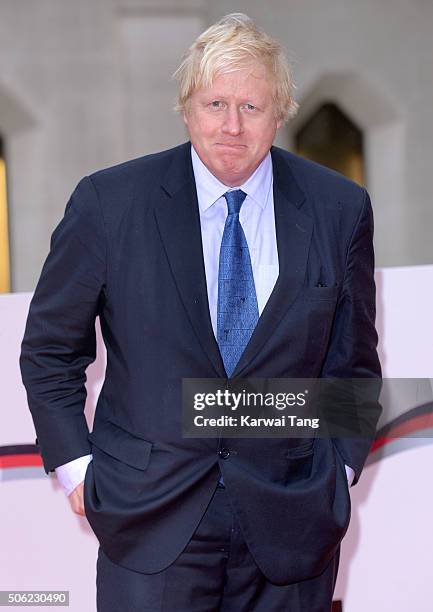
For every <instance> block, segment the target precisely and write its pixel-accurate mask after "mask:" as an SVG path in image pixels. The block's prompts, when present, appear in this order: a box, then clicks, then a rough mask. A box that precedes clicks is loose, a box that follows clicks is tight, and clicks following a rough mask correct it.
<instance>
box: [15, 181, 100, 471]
mask: <svg viewBox="0 0 433 612" xmlns="http://www.w3.org/2000/svg"><path fill="white" fill-rule="evenodd" d="M105 278H106V235H105V227H104V223H103V218H102V213H101V208H100V203H99V200H98V196H97V193H96V191H95V187H94V185H93V182H92V180H91V179H90V178H89V177H85V178H83V179H82V180H81V181H80V182H79V184H78V185H77V187H76V189H75V191H74V192H73V194H72V196H71V198H70V199H69V201H68V203H67V205H66V209H65V214H64V217H63V219H62V220H61V221H60V223H59V224H58V225H57V227H56V228H55V230H54V232H53V233H52V236H51V244H50V251H49V254H48V257H47V259H46V260H45V263H44V265H43V268H42V272H41V275H40V278H39V281H38V284H37V286H36V290H35V293H34V295H33V298H32V300H31V303H30V309H29V313H28V318H27V323H26V328H25V332H24V338H23V341H22V344H21V355H20V368H21V376H22V380H23V383H24V386H25V388H26V391H27V399H28V405H29V408H30V411H31V414H32V418H33V422H34V425H35V430H36V434H37V444H38V445H39V447H40V451H41V455H42V459H43V463H44V468H45V471H46V473H47V474H48V472H50V471H53V470H54V468H56V467H57V466H59V465H63V464H65V463H67V462H69V461H71V460H73V459H75V458H77V457H80V456H82V455H87V454H89V453H90V452H91V449H90V444H89V442H88V440H87V434H88V427H87V422H86V418H85V415H84V406H85V401H86V395H87V392H86V387H85V382H86V374H85V371H86V368H87V367H88V365H89V364H91V363H92V362H93V361H94V360H95V358H96V334H95V319H96V316H97V315H98V313H99V311H100V309H101V308H102V305H103V302H104V298H105Z"/></svg>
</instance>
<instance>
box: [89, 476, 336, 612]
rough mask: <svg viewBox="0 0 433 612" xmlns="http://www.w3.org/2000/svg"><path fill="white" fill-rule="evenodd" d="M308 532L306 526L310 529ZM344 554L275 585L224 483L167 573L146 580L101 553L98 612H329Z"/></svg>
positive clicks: (219, 486)
mask: <svg viewBox="0 0 433 612" xmlns="http://www.w3.org/2000/svg"><path fill="white" fill-rule="evenodd" d="M306 528H308V526H307V525H306ZM339 555H340V548H338V551H337V553H336V555H335V556H334V557H333V559H332V560H331V562H330V563H329V564H328V566H327V567H326V568H325V570H324V571H323V572H322V573H321V574H320V575H319V576H316V577H314V578H312V579H309V580H304V581H302V582H297V583H292V584H288V585H283V586H281V585H276V584H273V583H271V582H270V581H269V580H267V578H266V577H265V576H264V575H263V573H262V572H261V571H260V569H259V568H258V566H257V565H256V563H255V561H254V559H253V557H252V556H251V554H250V552H249V550H248V547H247V545H246V543H245V540H244V538H243V536H242V531H241V526H240V525H239V523H238V521H237V519H236V516H235V514H234V513H233V511H232V508H231V506H230V500H229V493H228V492H227V491H226V489H225V487H224V485H222V484H221V483H219V484H218V486H217V487H216V489H215V493H214V495H213V497H212V499H211V502H210V503H209V506H208V508H207V510H206V512H205V514H204V515H203V517H202V519H201V521H200V523H199V525H198V527H197V529H196V531H195V533H194V535H193V537H192V538H191V540H190V541H189V543H188V545H187V546H186V548H185V549H184V550H183V551H182V553H181V554H180V555H179V556H178V557H177V559H176V560H175V561H174V563H172V564H171V565H170V566H169V567H168V568H166V569H165V570H162V571H161V572H158V573H156V574H143V573H140V572H136V571H133V570H130V569H127V568H125V567H121V566H120V565H117V564H115V563H113V562H112V561H111V560H110V559H109V558H108V557H107V555H106V554H105V553H104V552H103V550H102V549H101V547H100V548H99V551H98V560H97V576H96V585H97V610H98V612H125V611H128V612H217V611H219V612H284V611H287V612H329V611H330V610H331V605H332V604H331V602H332V594H333V591H334V587H335V581H336V577H337V571H338V564H339Z"/></svg>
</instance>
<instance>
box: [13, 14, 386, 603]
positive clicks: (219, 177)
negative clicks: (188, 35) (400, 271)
mask: <svg viewBox="0 0 433 612" xmlns="http://www.w3.org/2000/svg"><path fill="white" fill-rule="evenodd" d="M177 77H178V78H179V81H180V88H179V103H178V109H179V110H180V111H181V112H182V114H183V118H184V121H185V124H186V126H187V129H188V131H189V136H190V142H187V143H185V144H183V145H181V146H179V147H176V148H174V149H170V150H168V151H163V152H162V153H158V154H155V155H149V156H146V157H142V158H139V159H136V160H132V161H130V162H126V163H124V164H121V165H119V166H116V167H113V168H109V169H106V170H102V171H100V172H96V173H95V174H93V175H92V176H90V177H86V178H84V179H82V181H81V182H80V183H79V184H78V186H77V188H76V190H75V191H74V193H73V194H72V196H71V199H70V201H69V202H68V205H67V207H66V212H65V216H64V218H63V220H62V221H61V222H60V224H59V225H58V226H57V228H56V229H55V231H54V233H53V236H52V241H51V250H50V254H49V256H48V258H47V260H46V262H45V264H44V268H43V270H42V274H41V278H40V280H39V283H38V285H37V288H36V291H35V295H34V297H33V300H32V303H31V307H30V312H29V317H28V322H27V327H26V331H25V336H24V339H23V344H22V354H21V369H22V375H23V381H24V384H25V386H26V389H27V392H28V399H29V406H30V409H31V412H32V415H33V419H34V422H35V428H36V432H37V435H38V441H39V445H40V449H41V454H42V457H43V461H44V466H45V470H46V472H47V473H48V472H49V471H52V470H54V469H55V470H56V472H57V475H58V477H59V478H60V480H61V481H62V483H63V485H64V487H65V490H66V491H67V493H68V494H69V499H70V502H71V505H72V508H73V510H74V511H75V512H77V513H78V514H80V513H81V514H82V513H83V512H84V511H85V514H86V516H87V518H88V520H89V522H90V524H91V526H92V528H93V530H94V532H95V534H96V536H97V537H98V539H99V542H100V549H99V555H98V565H97V570H98V572H97V587H98V591H97V592H98V595H97V600H98V610H101V611H104V612H106V611H107V612H108V611H112V610H122V611H124V610H128V611H133V610H137V611H138V610H140V611H142V610H152V611H158V610H170V611H172V610H173V611H174V610H176V611H182V610H185V611H186V610H188V611H193V610H197V611H200V612H204V611H205V610H224V611H228V610H233V611H235V610H236V611H237V612H239V611H242V610H245V611H247V610H248V611H250V610H257V611H260V610H266V611H270V610H278V611H281V610H290V612H295V611H302V612H314V611H321V612H323V611H325V610H329V609H330V605H331V600H332V593H333V589H334V585H335V579H336V575H337V569H338V560H339V545H340V542H341V539H342V538H343V536H344V534H345V532H346V530H347V527H348V523H349V519H350V494H349V490H348V489H349V485H350V483H351V481H352V479H353V482H354V483H356V482H357V481H358V480H359V477H360V474H361V471H362V468H363V465H364V462H365V459H366V457H367V454H368V450H369V446H370V440H365V439H348V438H346V439H337V440H330V439H319V438H317V439H307V440H305V439H281V438H279V439H224V438H221V439H216V438H210V439H196V438H194V439H192V438H184V437H183V436H182V423H181V388H182V385H181V383H182V379H183V378H199V379H200V378H221V379H224V378H226V377H227V376H229V377H232V378H247V377H249V378H266V377H272V378H280V377H294V378H295V377H297V378H317V377H335V378H343V377H346V378H358V377H359V378H363V377H373V378H374V377H380V365H379V362H378V358H377V353H376V343H377V335H376V331H375V327H374V318H375V287H374V280H373V269H374V260H373V247H372V233H373V222H372V212H371V205H370V200H369V197H368V194H367V192H366V191H365V189H363V188H361V187H359V186H357V185H355V184H354V183H352V182H351V181H349V180H347V179H345V178H344V177H342V176H340V175H338V174H336V173H335V172H332V171H330V170H327V169H325V168H323V167H321V166H319V165H317V164H314V163H311V162H308V161H306V160H303V159H301V158H299V157H297V156H295V155H293V154H290V153H288V152H286V151H283V150H281V149H278V148H275V147H273V146H272V143H273V140H274V137H275V133H276V130H277V129H278V128H279V127H280V126H281V125H282V124H283V122H284V121H285V120H286V119H287V118H288V117H289V116H290V115H291V114H293V112H294V111H295V109H296V104H295V103H294V101H293V98H292V83H291V78H290V72H289V68H288V64H287V61H286V59H285V56H284V53H283V51H282V49H281V47H280V46H279V44H278V43H277V42H276V41H274V40H272V39H271V38H269V37H268V36H267V35H266V34H264V33H263V32H261V31H260V30H258V29H257V28H256V26H255V25H254V23H253V22H252V21H251V20H250V19H249V18H247V17H246V16H245V15H242V14H234V15H229V16H227V17H225V18H223V19H222V20H221V21H220V22H218V23H217V24H215V25H214V26H212V27H211V28H209V29H208V30H207V31H206V32H204V33H203V34H202V35H201V36H200V37H199V38H198V39H197V40H196V41H195V43H194V44H193V45H192V46H191V48H190V50H189V51H188V53H187V54H186V56H185V58H184V61H183V63H182V64H181V66H180V68H179V70H178V71H177ZM97 316H99V317H100V322H101V329H102V333H103V336H104V342H105V345H106V348H107V360H108V361H107V370H106V375H105V382H104V385H103V388H102V391H101V394H100V396H99V399H98V403H97V407H96V412H95V420H94V426H93V431H92V432H91V433H90V434H89V432H88V428H87V424H86V420H85V417H84V414H83V409H84V403H85V397H86V391H85V386H84V383H85V370H86V367H87V366H88V365H89V364H90V363H91V362H92V361H93V360H94V359H95V354H96V347H95V330H94V324H95V318H96V317H97ZM346 477H347V479H346ZM83 480H84V482H83ZM348 481H349V482H348ZM83 498H84V499H83Z"/></svg>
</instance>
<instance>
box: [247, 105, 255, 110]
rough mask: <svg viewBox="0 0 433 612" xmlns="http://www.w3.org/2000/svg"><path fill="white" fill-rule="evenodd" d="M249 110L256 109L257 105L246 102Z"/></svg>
mask: <svg viewBox="0 0 433 612" xmlns="http://www.w3.org/2000/svg"><path fill="white" fill-rule="evenodd" d="M245 106H246V107H247V110H254V109H255V108H256V107H255V106H254V105H253V104H245Z"/></svg>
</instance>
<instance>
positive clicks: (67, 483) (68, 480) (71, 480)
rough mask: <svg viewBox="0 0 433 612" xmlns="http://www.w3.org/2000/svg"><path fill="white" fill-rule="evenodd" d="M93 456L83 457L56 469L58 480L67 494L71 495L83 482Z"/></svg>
mask: <svg viewBox="0 0 433 612" xmlns="http://www.w3.org/2000/svg"><path fill="white" fill-rule="evenodd" d="M92 459H93V456H92V455H83V456H82V457H78V458H77V459H73V460H72V461H69V462H68V463H64V464H63V465H59V466H58V467H56V475H57V480H58V481H59V483H60V486H61V487H62V489H63V490H64V492H65V493H66V495H70V494H71V493H72V491H73V490H74V489H75V488H76V487H77V486H78V485H79V484H80V483H81V482H83V480H84V478H85V476H86V471H87V467H88V465H89V463H90V462H91V461H92Z"/></svg>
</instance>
